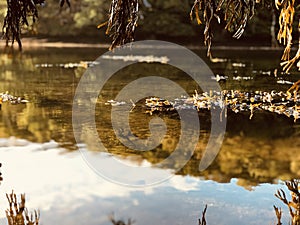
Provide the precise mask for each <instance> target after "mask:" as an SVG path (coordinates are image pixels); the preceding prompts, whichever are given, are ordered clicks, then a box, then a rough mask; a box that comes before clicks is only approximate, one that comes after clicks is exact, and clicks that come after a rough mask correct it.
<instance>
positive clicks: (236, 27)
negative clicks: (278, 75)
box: [190, 0, 300, 72]
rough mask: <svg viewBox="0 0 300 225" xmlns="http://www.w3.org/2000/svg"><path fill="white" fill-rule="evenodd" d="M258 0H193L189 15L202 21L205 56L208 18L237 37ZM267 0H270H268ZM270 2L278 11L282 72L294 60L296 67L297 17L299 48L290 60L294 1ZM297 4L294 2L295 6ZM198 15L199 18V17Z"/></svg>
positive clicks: (299, 53)
mask: <svg viewBox="0 0 300 225" xmlns="http://www.w3.org/2000/svg"><path fill="white" fill-rule="evenodd" d="M257 3H260V0H195V1H194V5H193V7H192V10H191V13H190V16H191V19H193V15H195V18H196V20H197V23H198V24H202V20H203V23H204V24H205V29H204V43H205V45H206V46H207V55H208V56H209V57H211V43H212V37H213V33H212V19H213V18H214V17H215V18H216V19H217V21H218V23H221V22H222V21H224V22H225V24H226V25H225V29H226V30H228V31H229V32H234V34H233V37H234V38H240V37H241V36H242V34H243V33H244V30H245V27H246V25H247V22H248V21H249V19H251V18H252V16H253V15H254V13H255V4H257ZM270 3H271V2H270ZM274 4H275V6H276V8H277V9H278V10H280V16H279V26H280V28H279V31H278V35H277V40H278V41H279V43H282V44H283V45H284V46H285V50H284V53H283V55H282V58H281V59H282V60H283V62H282V63H281V65H282V66H283V69H284V71H286V72H288V71H289V70H290V69H291V67H292V66H293V65H294V64H295V63H296V62H297V61H298V63H297V66H298V68H299V70H300V61H299V60H300V19H299V25H298V32H299V47H298V51H297V53H296V55H295V56H294V57H293V58H292V59H291V58H290V52H291V48H292V41H293V36H292V34H293V23H294V16H295V8H296V7H297V6H296V5H295V0H274ZM299 6H300V4H298V7H299ZM201 17H202V19H201Z"/></svg>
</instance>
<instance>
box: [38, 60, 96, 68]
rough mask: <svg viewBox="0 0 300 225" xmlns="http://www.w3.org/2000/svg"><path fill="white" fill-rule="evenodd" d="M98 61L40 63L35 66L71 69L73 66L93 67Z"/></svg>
mask: <svg viewBox="0 0 300 225" xmlns="http://www.w3.org/2000/svg"><path fill="white" fill-rule="evenodd" d="M98 64H99V62H97V61H80V62H79V63H73V62H69V63H60V64H51V63H42V64H35V67H36V68H53V67H61V68H64V69H73V68H84V69H87V68H88V67H93V66H95V65H98Z"/></svg>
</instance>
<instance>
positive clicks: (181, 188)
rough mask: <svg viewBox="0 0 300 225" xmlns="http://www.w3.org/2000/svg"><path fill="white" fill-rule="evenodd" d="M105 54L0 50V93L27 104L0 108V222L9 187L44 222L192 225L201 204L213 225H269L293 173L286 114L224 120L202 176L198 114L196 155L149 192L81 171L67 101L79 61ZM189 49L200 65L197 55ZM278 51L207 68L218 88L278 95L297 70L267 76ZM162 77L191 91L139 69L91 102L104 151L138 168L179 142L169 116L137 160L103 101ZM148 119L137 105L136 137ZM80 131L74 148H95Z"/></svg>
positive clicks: (169, 72) (157, 70) (186, 83)
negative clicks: (111, 218) (155, 142)
mask: <svg viewBox="0 0 300 225" xmlns="http://www.w3.org/2000/svg"><path fill="white" fill-rule="evenodd" d="M105 51H106V50H105V49H82V48H80V49H70V48H69V49H63V48H60V49H56V48H48V49H42V50H38V51H37V50H26V51H25V52H24V53H23V54H18V53H15V54H7V53H2V54H0V65H1V67H0V81H1V82H0V92H5V91H8V92H9V93H10V94H12V95H14V96H24V98H25V99H27V100H28V101H29V102H28V103H26V104H17V105H11V104H8V103H3V104H2V109H1V111H0V138H1V143H0V162H2V164H3V169H2V172H3V177H4V181H3V183H2V185H1V186H0V193H2V194H1V195H0V196H3V197H2V199H3V200H1V199H0V206H1V208H0V210H1V209H2V211H0V217H4V216H5V214H4V209H5V208H6V203H5V197H4V193H5V192H10V190H11V189H14V190H15V191H16V192H25V193H28V195H29V196H30V199H29V201H28V206H29V207H34V208H40V210H41V220H42V221H43V224H53V223H59V224H62V223H64V224H83V223H89V224H108V223H109V222H108V219H107V215H109V214H111V213H112V212H115V215H116V217H118V218H119V217H120V218H123V219H127V218H129V217H130V218H133V219H136V220H137V222H136V223H137V224H197V218H198V217H200V215H201V210H202V209H203V208H204V205H205V204H208V213H207V220H208V221H211V222H210V224H270V223H273V221H275V214H274V213H273V211H272V210H273V209H272V205H273V204H277V205H280V203H279V201H278V200H277V199H275V197H274V196H273V194H274V193H275V190H276V189H277V188H280V187H282V186H281V185H278V182H279V181H280V180H286V179H292V178H298V176H299V175H300V170H299V169H300V166H299V165H300V156H299V154H298V149H299V146H300V142H299V131H300V127H299V122H297V123H294V122H293V119H292V118H291V119H289V118H286V117H284V116H280V115H277V114H272V113H257V114H255V115H254V117H253V118H252V120H249V113H243V114H233V113H232V114H229V115H228V122H227V130H226V134H225V139H224V141H223V144H222V147H221V151H220V152H219V154H218V156H217V158H216V159H215V160H214V162H213V164H212V165H211V166H210V167H209V168H208V169H206V170H205V171H203V172H200V171H199V170H198V166H199V162H200V160H201V157H202V155H203V151H204V149H205V146H206V144H207V141H208V138H209V134H210V116H209V114H207V113H206V114H205V113H204V114H200V115H199V116H200V123H201V130H200V136H201V138H200V139H199V144H198V145H197V148H196V150H195V152H194V154H193V156H192V157H191V159H190V160H189V162H188V163H187V164H186V166H185V167H183V168H182V169H180V170H179V171H177V172H176V175H175V176H174V177H173V178H171V179H170V180H168V181H165V182H163V183H161V184H159V185H157V186H153V187H148V188H141V189H135V188H128V187H124V186H119V185H116V184H114V183H111V182H109V181H107V180H106V179H103V178H99V177H98V176H97V175H96V174H95V173H93V172H92V171H91V170H90V168H89V167H87V166H86V164H85V162H84V161H83V160H82V158H81V157H80V154H79V153H78V150H77V149H78V143H76V142H75V138H74V133H73V128H72V104H73V97H74V93H75V90H76V87H77V84H78V82H79V80H80V78H81V76H82V75H83V73H84V72H85V68H83V67H82V66H84V65H85V63H81V64H79V66H78V65H76V63H77V64H78V63H80V62H82V61H93V60H95V59H96V58H97V57H98V56H100V55H101V54H102V53H104V52H105ZM196 53H197V54H199V55H200V56H201V57H202V58H203V59H204V60H206V59H205V57H204V54H205V52H204V51H197V52H196ZM279 55H280V52H278V51H270V52H267V51H237V50H236V51H230V52H229V51H221V50H219V51H215V56H217V57H220V58H226V59H227V61H226V62H219V63H210V62H207V63H208V65H209V66H210V68H211V69H212V70H213V72H214V73H215V74H218V75H220V76H227V77H228V78H227V80H226V81H221V82H220V85H221V87H222V88H224V89H235V90H244V91H255V90H263V91H270V90H273V89H275V90H283V91H285V90H287V89H288V88H289V86H290V85H283V84H278V83H277V81H278V80H279V79H283V80H286V81H296V80H298V79H300V74H299V73H297V72H294V74H292V75H288V76H287V75H282V74H280V69H279V72H278V77H274V70H275V69H276V68H278V67H279V66H278V63H279V61H278V58H279ZM108 61H109V60H108ZM162 74H163V76H164V77H166V78H169V79H172V80H173V81H175V82H177V83H178V84H180V85H181V86H182V87H183V88H185V90H186V91H187V92H188V93H189V94H193V93H194V91H195V89H198V87H197V85H196V84H195V83H194V82H193V81H192V80H191V79H189V78H188V76H187V75H185V74H184V73H183V72H182V71H180V70H178V69H175V68H172V67H170V66H167V65H158V64H151V63H150V64H149V63H140V64H136V65H133V66H129V67H127V68H125V69H122V70H121V71H119V72H118V73H117V74H116V75H115V76H114V77H112V79H110V80H109V82H108V83H107V84H106V85H105V87H104V89H103V91H102V92H101V94H100V96H99V98H98V102H97V107H96V119H95V120H96V125H97V130H98V135H99V137H100V138H101V140H102V142H103V144H104V146H105V147H106V148H107V149H108V150H109V153H110V154H112V155H114V156H117V158H118V159H119V160H121V161H122V160H124V161H127V160H129V162H130V163H133V164H134V165H135V166H141V165H144V164H147V165H149V164H150V165H151V164H152V165H155V164H156V163H157V162H160V161H162V160H163V159H164V158H165V157H167V156H168V155H170V154H171V153H172V152H173V150H174V148H175V146H176V144H177V142H178V140H179V136H180V122H179V120H178V116H177V115H176V114H162V115H160V116H161V118H163V119H164V121H165V122H166V124H167V126H168V130H167V133H166V135H165V136H164V138H163V140H162V143H161V145H159V146H158V147H157V148H156V149H154V150H152V151H146V152H141V153H140V152H139V153H138V154H136V152H135V151H133V150H130V149H129V148H124V147H123V145H122V143H121V142H120V141H119V140H118V139H117V138H116V136H115V134H114V131H113V130H112V127H111V124H110V113H111V108H112V106H110V105H107V104H105V103H106V102H107V101H108V100H111V99H114V98H115V96H116V94H117V93H118V92H119V90H120V89H121V88H122V87H124V86H125V85H126V84H128V83H129V82H131V81H132V80H134V79H137V78H140V77H144V76H147V75H162ZM238 77H239V78H238ZM198 90H199V89H198ZM178 97H180V96H178ZM141 103H142V101H141ZM151 118H152V117H151V116H150V115H148V114H145V109H144V108H143V107H136V108H135V109H134V111H133V112H132V113H131V114H130V123H131V126H132V130H133V132H134V133H135V134H136V135H137V136H139V137H141V138H145V137H147V136H148V135H149V128H148V123H149V121H150V119H151ZM83 134H84V135H83V136H82V143H79V146H80V148H84V149H85V150H87V151H89V152H99V151H102V150H101V149H98V148H97V146H96V143H95V145H94V143H93V142H92V141H90V140H89V139H90V137H91V135H90V134H89V128H88V127H87V128H86V130H85V132H83ZM103 157H104V158H105V157H108V156H107V155H105V156H103ZM174 163H175V164H176V163H177V162H174ZM107 165H109V161H108V164H107ZM172 166H173V165H172ZM169 168H170V166H168V165H165V167H163V168H162V173H164V170H165V173H170V175H172V171H169V170H168V169H169ZM112 170H113V168H112ZM273 184H274V185H273ZM252 189H253V190H254V191H252V192H250V191H248V190H252ZM1 212H2V213H1ZM286 214H287V213H286ZM225 215H226V216H225ZM224 217H226V218H225V219H224ZM286 218H287V217H286ZM286 218H285V219H286Z"/></svg>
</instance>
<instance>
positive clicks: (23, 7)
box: [2, 0, 70, 50]
mask: <svg viewBox="0 0 300 225" xmlns="http://www.w3.org/2000/svg"><path fill="white" fill-rule="evenodd" d="M65 2H66V3H67V4H68V6H69V7H70V1H69V0H60V6H61V7H62V6H63V5H64V3H65ZM43 4H45V0H7V13H6V16H5V18H4V24H3V27H2V32H3V36H4V38H5V40H6V45H8V42H9V41H11V42H12V44H13V43H14V41H17V42H18V45H19V49H20V50H22V42H21V31H22V28H23V26H24V25H26V26H29V24H30V22H31V21H32V23H35V21H36V19H37V18H38V16H39V15H38V8H37V6H38V5H43ZM30 20H31V21H30Z"/></svg>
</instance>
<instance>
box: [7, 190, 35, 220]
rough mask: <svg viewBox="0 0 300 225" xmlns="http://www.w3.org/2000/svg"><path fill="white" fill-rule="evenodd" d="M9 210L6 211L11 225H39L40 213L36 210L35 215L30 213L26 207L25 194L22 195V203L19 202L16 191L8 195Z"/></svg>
mask: <svg viewBox="0 0 300 225" xmlns="http://www.w3.org/2000/svg"><path fill="white" fill-rule="evenodd" d="M6 197H7V200H8V203H9V208H8V209H7V210H6V211H5V212H6V218H7V222H8V224H9V225H38V224H39V219H40V212H39V211H36V210H34V213H29V212H28V210H27V208H26V207H25V194H21V201H20V202H18V201H17V196H16V194H15V193H14V191H12V192H11V194H6Z"/></svg>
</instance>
